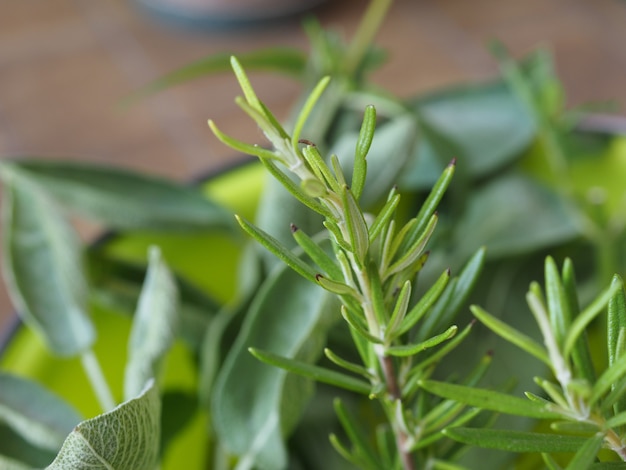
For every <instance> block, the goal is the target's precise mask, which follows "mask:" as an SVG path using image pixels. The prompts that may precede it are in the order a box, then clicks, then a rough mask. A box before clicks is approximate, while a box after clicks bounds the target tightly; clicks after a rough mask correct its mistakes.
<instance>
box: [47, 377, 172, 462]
mask: <svg viewBox="0 0 626 470" xmlns="http://www.w3.org/2000/svg"><path fill="white" fill-rule="evenodd" d="M160 419H161V403H160V398H159V393H158V390H157V388H156V386H155V384H154V381H150V382H149V383H148V384H146V387H145V389H144V391H143V393H142V394H141V395H140V396H138V397H137V398H134V399H132V400H129V401H127V402H124V403H122V404H121V405H119V406H118V407H117V408H115V409H114V410H112V411H109V412H108V413H104V414H102V415H99V416H96V417H95V418H93V419H90V420H87V421H83V422H82V423H80V424H79V425H78V426H77V427H76V428H75V429H74V431H72V433H71V434H70V435H69V436H68V437H67V439H66V440H65V443H64V444H63V447H62V448H61V451H60V452H59V454H58V455H57V457H56V459H55V460H54V462H52V464H50V465H49V466H48V467H47V470H68V469H72V470H154V469H155V468H156V465H157V459H158V452H159V442H160Z"/></svg>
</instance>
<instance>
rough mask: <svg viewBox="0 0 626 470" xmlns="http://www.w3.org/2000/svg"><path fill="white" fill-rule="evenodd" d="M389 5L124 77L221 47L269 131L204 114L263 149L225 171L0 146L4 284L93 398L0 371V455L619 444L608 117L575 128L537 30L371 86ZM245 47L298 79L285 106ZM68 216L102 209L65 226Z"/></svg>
mask: <svg viewBox="0 0 626 470" xmlns="http://www.w3.org/2000/svg"><path fill="white" fill-rule="evenodd" d="M390 4H391V1H390V0H372V2H371V3H370V7H369V8H368V10H367V11H366V13H365V15H364V19H363V22H362V23H361V25H360V26H359V28H358V30H357V32H356V33H355V36H354V38H353V39H352V40H351V41H349V42H345V41H344V40H343V39H342V38H340V37H339V36H338V35H336V34H334V33H332V32H328V31H325V30H323V29H322V28H321V27H320V26H319V24H317V23H315V22H314V21H313V20H309V21H308V22H307V23H306V25H305V28H306V32H307V34H308V36H309V38H310V41H311V47H312V50H311V51H310V53H309V54H305V53H303V52H301V51H295V50H292V49H287V48H280V49H270V50H264V51H258V52H254V53H251V54H249V55H244V56H241V57H239V58H234V57H231V56H230V55H222V54H220V55H217V56H212V57H207V58H204V59H201V60H199V61H197V62H195V63H193V64H190V65H189V66H186V67H183V68H182V69H180V70H178V71H174V72H173V73H171V74H169V75H167V76H165V77H163V78H161V79H158V80H157V81H155V82H153V83H151V84H149V85H148V86H147V87H146V88H145V89H143V90H140V91H139V92H137V93H136V94H134V95H132V96H131V97H129V99H128V102H136V101H137V99H138V98H142V97H145V96H146V95H149V94H151V93H154V92H156V91H159V90H163V89H165V88H167V87H169V86H172V85H175V84H179V83H183V82H185V81H187V80H191V79H195V78H198V77H201V76H203V75H204V74H207V73H215V72H222V71H225V70H227V69H229V68H232V70H233V72H234V74H235V77H236V79H237V80H238V82H239V84H240V86H241V90H242V95H243V96H242V97H238V98H236V100H235V102H236V104H237V105H238V106H239V107H240V108H241V110H242V111H243V112H244V113H245V114H246V115H247V116H248V117H249V118H251V119H252V120H253V121H254V122H256V123H257V125H258V126H259V128H260V129H261V131H262V132H263V134H264V136H265V137H266V138H267V140H268V143H269V146H268V147H262V146H260V145H259V144H257V143H254V144H250V143H245V142H241V141H239V140H237V139H235V138H233V137H231V136H228V135H226V134H225V133H223V132H222V131H221V130H220V129H219V127H218V126H217V124H216V123H214V122H213V121H209V127H210V129H211V130H212V131H213V133H214V134H215V135H216V137H217V138H218V139H219V140H221V141H222V142H223V143H225V144H226V145H228V146H230V147H231V148H233V149H234V150H236V151H238V152H242V153H247V154H250V155H253V156H256V157H257V158H258V159H259V163H258V164H257V166H255V167H251V168H255V170H254V171H253V173H254V178H253V179H254V184H251V181H252V180H251V179H250V178H248V179H247V180H246V183H245V186H246V187H245V188H243V190H242V191H235V190H234V189H233V188H235V184H236V181H234V179H229V177H228V176H223V177H221V179H222V180H223V181H225V182H223V185H222V186H223V187H222V192H221V195H220V191H213V190H210V191H209V194H210V196H209V197H206V196H205V195H203V194H202V193H201V192H200V191H197V190H196V189H195V188H190V187H187V186H185V185H179V184H176V183H172V182H168V181H165V180H161V179H158V178H154V177H151V176H147V175H140V174H136V173H132V172H129V171H127V170H124V169H115V168H105V167H92V166H86V165H81V164H75V163H69V162H49V161H48V162H45V161H38V160H28V159H15V160H4V161H3V162H2V163H0V177H1V178H2V181H3V190H4V194H3V202H4V209H3V213H4V221H3V230H4V232H3V239H4V247H3V249H4V253H3V258H4V273H5V279H6V281H7V286H8V288H9V293H10V296H11V298H12V300H13V303H14V304H15V306H16V309H17V310H18V312H19V314H20V316H21V317H22V319H23V320H24V322H25V323H26V324H27V325H28V326H29V327H31V328H32V329H33V330H35V331H36V332H37V333H39V336H40V337H41V338H42V339H43V341H44V343H45V345H46V347H47V348H48V349H49V350H50V351H51V352H52V353H54V354H56V355H59V356H63V357H64V358H72V357H74V358H77V359H78V360H79V362H80V364H81V365H82V367H83V369H84V372H85V374H86V375H87V377H88V378H89V381H90V383H91V387H92V392H93V394H95V395H96V396H97V398H98V401H99V403H100V407H101V411H102V413H101V414H99V415H98V416H96V417H95V418H91V419H87V420H85V421H82V422H81V420H82V418H81V417H80V416H79V415H78V414H77V412H75V411H74V405H76V403H68V402H67V401H66V400H65V399H64V398H63V397H60V396H57V395H56V394H52V393H51V392H50V391H49V390H47V388H46V387H45V386H44V385H39V384H37V383H35V382H34V381H32V380H27V379H25V378H18V376H16V375H14V374H9V373H7V372H0V467H1V468H8V469H10V468H16V469H25V468H35V467H36V468H43V467H46V466H47V465H48V467H47V468H53V469H56V468H86V467H87V466H89V468H116V469H123V468H129V469H131V468H132V469H144V468H145V469H154V468H163V469H164V470H168V469H169V468H182V467H184V468H215V469H229V468H236V469H247V468H262V469H277V470H278V469H283V468H325V469H326V468H328V469H331V470H334V469H339V468H346V465H349V466H351V467H358V468H369V469H385V470H387V469H405V470H407V469H417V468H433V469H443V470H458V469H467V468H483V467H484V462H486V461H488V462H490V463H491V462H494V466H495V465H498V466H499V467H502V468H512V467H513V466H517V465H518V464H519V467H520V468H539V465H545V466H547V467H548V468H550V469H562V468H565V469H571V470H577V469H587V468H591V469H603V468H622V467H623V465H624V464H623V462H622V463H619V462H613V461H611V459H613V460H622V461H623V460H626V451H625V450H624V448H623V445H622V442H623V441H625V440H626V436H625V433H626V361H624V360H623V356H624V349H625V348H626V346H625V345H626V333H625V332H626V290H625V289H624V285H623V281H622V278H621V277H620V274H621V275H623V274H624V263H625V262H626V250H624V247H625V246H626V243H625V242H626V234H625V230H626V218H624V215H623V214H624V213H625V212H624V210H623V209H624V206H623V201H624V194H625V192H624V187H623V184H622V182H623V181H624V178H626V173H624V171H625V170H626V164H624V162H626V145H624V142H625V141H624V140H623V139H621V140H620V139H616V138H613V139H607V138H599V137H597V136H588V135H581V134H580V133H579V132H576V131H575V124H576V119H577V118H578V116H579V113H571V112H569V111H567V110H566V109H565V107H564V103H565V99H564V92H563V89H562V87H561V85H560V83H559V81H558V79H557V78H556V76H555V74H554V67H553V65H552V62H551V59H550V57H549V55H547V54H546V53H545V52H542V51H539V52H536V53H533V54H531V55H530V56H529V57H527V58H524V59H523V60H521V61H516V60H514V59H513V58H512V57H510V56H509V55H508V54H507V53H506V51H505V50H504V49H503V48H502V46H499V45H496V46H494V52H495V55H496V57H497V59H498V60H499V63H500V67H501V71H502V78H501V79H500V80H496V81H493V82H491V83H488V84H485V85H472V86H461V87H456V88H452V89H448V90H443V91H440V92H437V93H434V94H431V95H428V96H421V97H413V98H409V99H407V100H401V99H398V98H396V97H394V96H393V95H391V94H389V93H386V92H383V91H381V90H380V89H378V88H377V87H375V86H373V85H372V84H371V83H370V82H369V73H370V72H371V71H372V70H373V69H375V68H376V67H377V66H378V65H380V63H381V60H382V57H383V56H382V54H381V51H379V50H377V49H376V48H375V47H374V46H373V44H372V42H373V37H374V35H375V33H376V30H377V29H378V27H379V26H380V23H381V21H382V20H383V17H384V13H385V12H386V10H387V9H388V8H389V6H390ZM251 70H270V71H276V72H279V73H284V74H287V75H289V76H292V77H294V78H297V79H299V80H300V81H301V82H302V83H303V87H304V90H303V96H302V98H301V99H300V100H299V101H298V102H299V104H300V105H301V107H300V110H299V112H297V113H294V119H293V121H292V122H291V123H287V124H282V123H280V122H279V121H278V120H277V119H276V117H275V116H274V115H273V114H272V112H271V111H270V110H269V109H268V108H267V106H266V105H265V104H264V103H263V100H262V97H260V96H258V95H257V93H256V92H255V90H254V87H253V84H252V83H253V80H252V79H251V78H254V77H249V76H248V71H251ZM258 169H260V170H261V171H262V172H264V173H267V174H268V175H269V176H271V177H272V178H269V180H268V181H266V182H264V183H262V184H264V190H263V194H262V195H261V196H260V202H258V201H257V199H258V196H259V194H258V192H257V191H256V189H255V190H254V191H251V188H252V187H254V188H257V187H260V186H261V185H262V184H261V183H257V179H258V180H261V178H262V177H261V174H262V173H261V171H258ZM235 173H237V172H235ZM257 177H258V178H257ZM219 180H220V179H218V183H219ZM210 184H211V185H214V184H217V183H215V182H213V183H210ZM211 187H212V188H213V189H215V188H214V187H213V186H211ZM248 193H249V194H248ZM598 195H600V196H602V197H598ZM246 198H248V199H249V201H248V200H247V199H246ZM244 200H245V202H243V203H242V201H244ZM230 203H232V204H233V206H236V208H237V209H236V211H235V212H237V213H239V214H240V215H238V216H236V218H234V217H232V215H231V213H232V212H233V210H234V209H233V207H231V206H228V208H226V207H225V206H224V205H228V204H230ZM77 216H78V217H84V218H87V219H90V220H92V221H95V222H97V223H99V224H101V225H102V226H103V227H105V228H113V229H118V230H120V232H119V233H118V234H117V235H116V236H115V238H110V239H108V240H105V241H103V242H102V244H100V245H97V246H91V247H90V248H89V249H88V250H85V249H84V247H83V246H82V243H81V242H80V240H79V239H78V236H77V234H76V233H75V230H74V228H73V226H72V224H71V222H70V221H71V220H73V218H74V217H77ZM237 223H238V224H239V227H237ZM239 228H241V229H242V230H241V231H242V232H244V234H247V235H248V236H249V238H252V239H253V242H254V244H252V245H249V246H248V245H245V243H247V242H246V241H245V239H246V238H248V237H245V236H235V234H236V233H237V234H238V233H239V232H240V230H238V229H239ZM233 229H236V230H233ZM153 245H157V246H153ZM147 247H150V249H149V261H148V262H146V261H145V258H146V248H147ZM548 250H550V252H551V253H553V255H554V257H555V259H559V260H560V259H565V261H564V262H563V263H562V266H561V267H559V265H558V264H557V263H556V262H555V261H554V259H553V258H552V257H549V256H548V257H547V258H546V252H547V251H548ZM165 260H167V263H166V261H165ZM544 260H545V261H544ZM574 262H575V263H576V265H577V266H581V267H582V269H581V270H580V272H582V273H583V274H584V275H583V276H582V278H581V279H580V280H579V281H577V280H576V278H575V274H574ZM542 267H543V277H544V286H543V287H542V286H540V285H539V284H538V283H537V282H535V281H534V279H537V278H538V277H540V276H541V268H542ZM579 269H580V268H579ZM236 271H238V272H239V274H238V275H237V276H235V274H234V273H235V272H236ZM528 283H530V287H529V289H528V293H527V296H526V301H527V304H528V307H529V308H527V307H526V306H525V305H523V303H524V302H523V300H524V296H523V292H521V291H520V288H519V285H520V284H522V285H523V286H524V288H525V286H526V285H528ZM609 283H610V286H609V287H607V288H604V290H602V287H604V286H605V285H607V284H609ZM597 292H599V294H597V295H594V293H597ZM469 302H472V303H474V305H473V306H471V307H470V309H469V311H467V310H468V309H467V308H466V307H467V304H468V303H469ZM479 305H480V306H479ZM581 305H586V307H585V308H581ZM103 308H105V309H112V310H114V311H116V312H117V313H122V314H125V315H126V316H127V317H128V318H131V317H132V325H131V326H130V333H129V334H128V335H127V334H126V333H125V332H121V331H120V332H116V333H115V337H116V338H115V340H117V341H118V346H119V348H120V351H119V352H118V353H119V354H118V355H120V356H122V357H124V358H125V364H124V365H123V367H121V368H120V367H118V369H117V370H115V371H114V372H111V369H109V367H108V359H109V358H108V357H105V356H104V355H102V354H101V353H100V352H99V351H98V355H99V356H101V357H97V356H96V354H95V353H94V351H93V350H92V348H93V346H94V344H95V343H96V341H97V339H98V338H97V334H96V333H97V332H96V327H95V326H94V325H98V324H99V323H98V317H97V314H98V311H99V310H102V309H103ZM528 310H530V312H529V311H528ZM470 312H471V314H473V316H474V318H471V316H470ZM489 312H494V313H489ZM605 313H606V316H605V315H604V314H605ZM605 318H606V321H605ZM476 320H477V321H478V322H479V323H480V324H482V325H484V326H486V327H487V328H482V327H480V328H479V327H477V325H476V323H477V322H476ZM533 321H534V323H535V324H536V326H537V327H538V328H537V327H535V328H533V327H532V323H533ZM482 325H479V326H482ZM604 326H606V328H603V327H604ZM98 329H99V328H98ZM491 332H493V333H495V335H492V334H491ZM122 333H123V334H122ZM179 339H182V340H184V342H181V341H179ZM599 345H601V346H602V347H600V346H599ZM9 347H11V345H10V346H9ZM604 347H606V356H605V355H604V354H600V351H602V353H603V351H604ZM125 348H126V349H125ZM490 348H493V350H490ZM15 354H17V355H20V356H24V358H25V359H26V361H25V363H28V361H30V359H29V358H30V354H31V353H30V352H29V351H28V353H27V354H24V352H23V351H22V350H20V351H18V352H17V353H15ZM529 356H530V357H531V358H534V359H536V361H533V360H532V359H531V360H530V361H529V360H528V359H529ZM100 361H102V367H101V363H100ZM183 363H184V364H187V365H188V366H189V368H190V375H191V376H192V378H191V379H182V378H181V377H182V375H181V373H180V372H181V369H183V368H184V367H183ZM533 363H535V365H533ZM529 371H532V373H529V374H528V375H526V374H527V372H529ZM46 372H47V373H49V374H53V375H58V376H61V375H62V374H64V373H67V372H66V369H65V368H64V367H63V368H60V370H58V371H57V370H55V371H46ZM20 373H21V371H20ZM113 373H114V374H116V375H117V376H119V377H118V378H121V377H123V382H122V381H121V380H120V381H115V380H114V379H115V377H113V376H112V374H113ZM533 376H534V377H533ZM112 378H113V380H111V379H112ZM513 381H517V382H519V385H517V386H516V385H513ZM44 382H45V380H44ZM109 383H115V384H118V385H117V386H115V387H113V388H112V387H110V385H109ZM316 383H317V384H316ZM74 386H75V385H74V381H73V380H71V379H67V386H66V390H68V389H70V388H71V387H74ZM521 391H525V394H524V396H522V395H521ZM81 393H82V391H81ZM87 393H89V392H87ZM69 395H72V396H77V394H76V393H73V394H69ZM117 397H123V401H122V402H121V404H118V403H119V402H120V401H119V400H118V399H117ZM162 407H163V410H161V408H162ZM81 409H82V408H81ZM500 415H505V416H502V417H500ZM506 417H509V418H510V419H508V420H506V419H502V418H506ZM518 418H525V419H518ZM496 420H498V421H497V425H496ZM493 426H496V427H493ZM493 449H496V450H499V451H506V452H505V453H503V452H496V453H493V452H492V450H493ZM515 454H529V455H530V457H528V459H526V457H521V456H520V457H518V456H516V455H515ZM563 454H565V455H563ZM192 455H193V456H199V457H195V458H197V461H196V460H194V461H191V459H192V458H194V457H192ZM55 456H56V457H55ZM515 460H517V461H515ZM496 462H497V463H496ZM538 462H539V463H538Z"/></svg>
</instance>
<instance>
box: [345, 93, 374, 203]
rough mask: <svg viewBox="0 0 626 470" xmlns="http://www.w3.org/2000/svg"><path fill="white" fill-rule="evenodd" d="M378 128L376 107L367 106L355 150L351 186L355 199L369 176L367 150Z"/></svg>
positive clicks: (359, 194)
mask: <svg viewBox="0 0 626 470" xmlns="http://www.w3.org/2000/svg"><path fill="white" fill-rule="evenodd" d="M375 128H376V108H374V106H371V105H370V106H367V107H366V108H365V113H364V115H363V123H362V124H361V131H360V132H359V138H358V140H357V142H356V149H355V152H354V169H353V170H352V184H351V186H350V187H351V188H352V191H353V193H354V197H355V199H357V200H358V199H359V198H360V197H361V193H362V192H363V187H364V186H365V177H366V176H367V160H366V159H365V158H366V157H367V152H369V150H370V146H371V145H372V140H373V139H374V129H375Z"/></svg>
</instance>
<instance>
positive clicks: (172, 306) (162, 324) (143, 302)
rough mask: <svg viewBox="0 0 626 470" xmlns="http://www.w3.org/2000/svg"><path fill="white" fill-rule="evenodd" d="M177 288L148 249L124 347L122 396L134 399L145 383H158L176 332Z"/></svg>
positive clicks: (156, 251) (157, 253)
mask: <svg viewBox="0 0 626 470" xmlns="http://www.w3.org/2000/svg"><path fill="white" fill-rule="evenodd" d="M178 322H179V318H178V289H177V287H176V283H175V281H174V278H173V277H172V274H171V273H170V271H169V269H168V268H167V266H166V265H165V262H164V261H163V259H162V257H161V252H160V251H159V249H158V248H156V247H152V248H151V249H150V264H149V265H148V272H147V274H146V279H145V281H144V284H143V287H142V290H141V294H140V297H139V303H138V305H137V310H136V312H135V316H134V317H133V326H132V330H131V332H130V340H129V344H128V357H129V359H128V362H127V364H126V371H125V376H124V397H125V399H126V400H130V399H131V398H133V397H135V396H137V395H138V394H139V393H140V392H141V390H143V387H144V385H145V383H146V382H147V381H148V380H149V379H152V378H154V379H155V380H157V381H158V379H159V375H160V370H161V364H162V362H163V358H164V357H165V355H166V354H167V352H168V351H169V348H170V346H171V345H172V342H173V341H174V338H175V336H176V332H177V330H178Z"/></svg>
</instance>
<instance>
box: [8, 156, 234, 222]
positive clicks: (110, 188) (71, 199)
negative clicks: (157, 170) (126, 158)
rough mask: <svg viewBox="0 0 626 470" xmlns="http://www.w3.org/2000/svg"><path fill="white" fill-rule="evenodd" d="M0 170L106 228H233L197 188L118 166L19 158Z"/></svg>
mask: <svg viewBox="0 0 626 470" xmlns="http://www.w3.org/2000/svg"><path fill="white" fill-rule="evenodd" d="M0 172H1V174H3V175H4V176H5V177H6V176H9V177H13V178H15V179H17V180H25V181H27V182H29V183H30V184H32V185H36V186H37V187H38V188H39V189H40V190H41V191H42V192H45V193H47V194H48V195H49V196H50V197H52V198H54V199H55V200H56V201H57V202H58V203H59V204H60V205H61V206H63V207H64V208H65V209H67V210H71V211H74V212H76V213H78V214H80V215H81V216H83V217H85V218H88V219H91V220H95V221H96V222H100V223H103V224H106V225H107V226H108V227H112V228H121V229H153V230H164V231H198V230H208V229H215V228H223V229H233V228H234V227H235V225H234V223H233V220H232V219H233V218H232V215H231V214H230V212H229V211H227V210H226V209H224V208H223V207H221V206H220V205H218V204H216V203H214V202H212V201H211V200H209V199H207V198H206V197H205V196H203V195H202V194H201V193H200V191H198V190H196V189H194V188H192V187H189V186H185V185H181V184H177V183H174V182H171V181H167V180H165V179H159V178H157V177H153V176H147V175H143V174H140V173H135V172H132V171H130V170H125V169H122V168H114V167H111V166H99V165H87V164H85V163H79V162H63V161H38V160H19V161H12V162H6V163H3V164H2V165H0Z"/></svg>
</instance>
